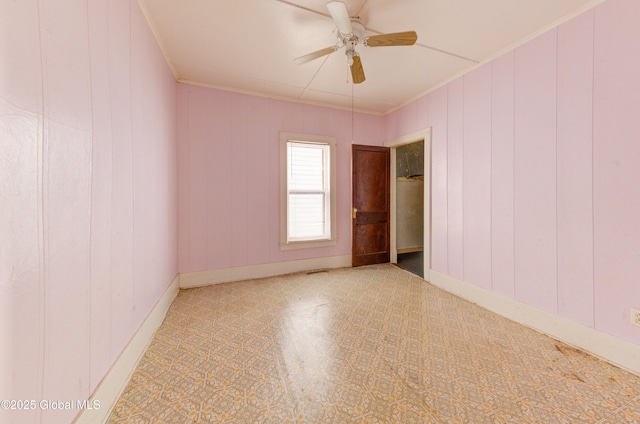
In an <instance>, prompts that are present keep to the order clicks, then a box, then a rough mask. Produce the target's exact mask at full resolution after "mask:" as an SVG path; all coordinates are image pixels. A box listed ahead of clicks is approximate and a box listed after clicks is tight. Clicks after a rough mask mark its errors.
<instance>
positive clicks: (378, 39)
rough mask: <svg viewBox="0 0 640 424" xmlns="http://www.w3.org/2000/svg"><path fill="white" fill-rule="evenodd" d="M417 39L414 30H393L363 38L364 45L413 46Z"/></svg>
mask: <svg viewBox="0 0 640 424" xmlns="http://www.w3.org/2000/svg"><path fill="white" fill-rule="evenodd" d="M417 40H418V34H416V32H415V31H406V32H394V33H392V34H382V35H373V36H371V37H367V38H365V39H364V45H365V46H369V47H383V46H413V45H414V44H415V43H416V41H417Z"/></svg>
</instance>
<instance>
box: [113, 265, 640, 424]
mask: <svg viewBox="0 0 640 424" xmlns="http://www.w3.org/2000/svg"><path fill="white" fill-rule="evenodd" d="M209 422H216V423H223V422H224V423H254V422H256V423H352V422H361V423H510V424H511V423H639V422H640V377H638V376H636V375H634V374H631V373H628V372H625V371H623V370H622V369H620V368H617V367H615V366H612V365H610V364H608V363H606V362H603V361H601V360H599V359H596V358H594V357H592V356H590V355H588V354H586V353H584V352H582V351H580V350H577V349H574V348H572V347H570V346H567V345H565V344H563V343H561V342H559V341H557V340H554V339H552V338H549V337H547V336H544V335H542V334H540V333H538V332H536V331H533V330H531V329H529V328H527V327H524V326H522V325H519V324H516V323H514V322H512V321H509V320H507V319H505V318H503V317H501V316H499V315H496V314H494V313H491V312H489V311H487V310H485V309H482V308H480V307H478V306H476V305H474V304H471V303H469V302H467V301H465V300H462V299H460V298H458V297H456V296H453V295H451V294H449V293H446V292H444V291H442V290H440V289H438V288H436V287H434V286H432V285H430V284H429V283H427V282H425V281H424V280H422V279H421V278H419V277H417V276H415V275H413V274H411V273H409V272H407V271H404V270H402V269H399V268H397V267H395V266H393V265H390V264H384V265H374V266H367V267H361V268H354V269H338V270H330V271H323V272H317V273H308V274H307V273H300V274H291V275H286V276H279V277H272V278H266V279H260V280H251V281H243V282H236V283H228V284H219V285H214V286H209V287H202V288H196V289H189V290H183V291H181V292H180V293H179V294H178V296H177V298H176V299H175V301H174V303H173V304H172V306H171V308H170V309H169V312H168V314H167V317H166V319H165V321H164V323H163V324H162V325H161V327H160V328H159V329H158V331H157V333H156V335H155V337H154V339H153V341H152V342H151V344H150V345H149V347H148V349H147V351H146V353H145V354H144V356H143V358H142V359H141V361H140V363H139V364H138V366H137V368H136V370H135V372H134V373H133V375H132V377H131V380H130V382H129V384H128V385H127V387H126V388H125V390H124V392H123V393H122V395H121V397H120V398H119V400H118V402H117V404H116V405H115V407H114V409H113V411H112V413H111V415H110V417H109V423H209Z"/></svg>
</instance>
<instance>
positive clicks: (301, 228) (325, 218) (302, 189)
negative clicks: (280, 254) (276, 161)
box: [280, 133, 336, 250]
mask: <svg viewBox="0 0 640 424" xmlns="http://www.w3.org/2000/svg"><path fill="white" fill-rule="evenodd" d="M335 146H336V142H335V138H333V137H322V136H312V135H306V134H292V133H280V160H281V162H280V183H281V201H280V248H281V249H282V250H289V249H301V248H307V247H320V246H331V245H335V244H336V236H335V234H336V231H335V227H336V225H335V215H336V214H335V203H336V202H335V195H336V193H335V192H336V190H335Z"/></svg>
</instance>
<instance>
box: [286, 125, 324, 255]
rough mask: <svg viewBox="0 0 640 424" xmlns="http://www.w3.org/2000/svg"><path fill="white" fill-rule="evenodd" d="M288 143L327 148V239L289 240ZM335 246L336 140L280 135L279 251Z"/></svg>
mask: <svg viewBox="0 0 640 424" xmlns="http://www.w3.org/2000/svg"><path fill="white" fill-rule="evenodd" d="M289 141H297V142H302V143H317V144H325V145H328V146H329V176H328V177H329V184H328V186H329V227H330V230H329V233H330V236H329V238H322V239H311V240H289V235H288V210H289V205H288V201H289V188H288V187H287V163H288V158H287V152H288V149H287V146H288V142H289ZM335 245H336V138H335V137H327V136H320V135H310V134H297V133H289V132H281V133H280V250H293V249H307V248H312V247H324V246H335Z"/></svg>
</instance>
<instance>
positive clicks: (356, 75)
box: [351, 54, 365, 84]
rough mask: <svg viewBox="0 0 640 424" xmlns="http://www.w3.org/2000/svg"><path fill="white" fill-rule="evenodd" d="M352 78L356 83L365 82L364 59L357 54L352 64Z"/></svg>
mask: <svg viewBox="0 0 640 424" xmlns="http://www.w3.org/2000/svg"><path fill="white" fill-rule="evenodd" d="M351 78H352V79H353V83H354V84H360V83H361V82H364V80H365V77H364V69H362V61H361V60H360V56H358V55H357V54H354V55H353V65H351Z"/></svg>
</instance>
